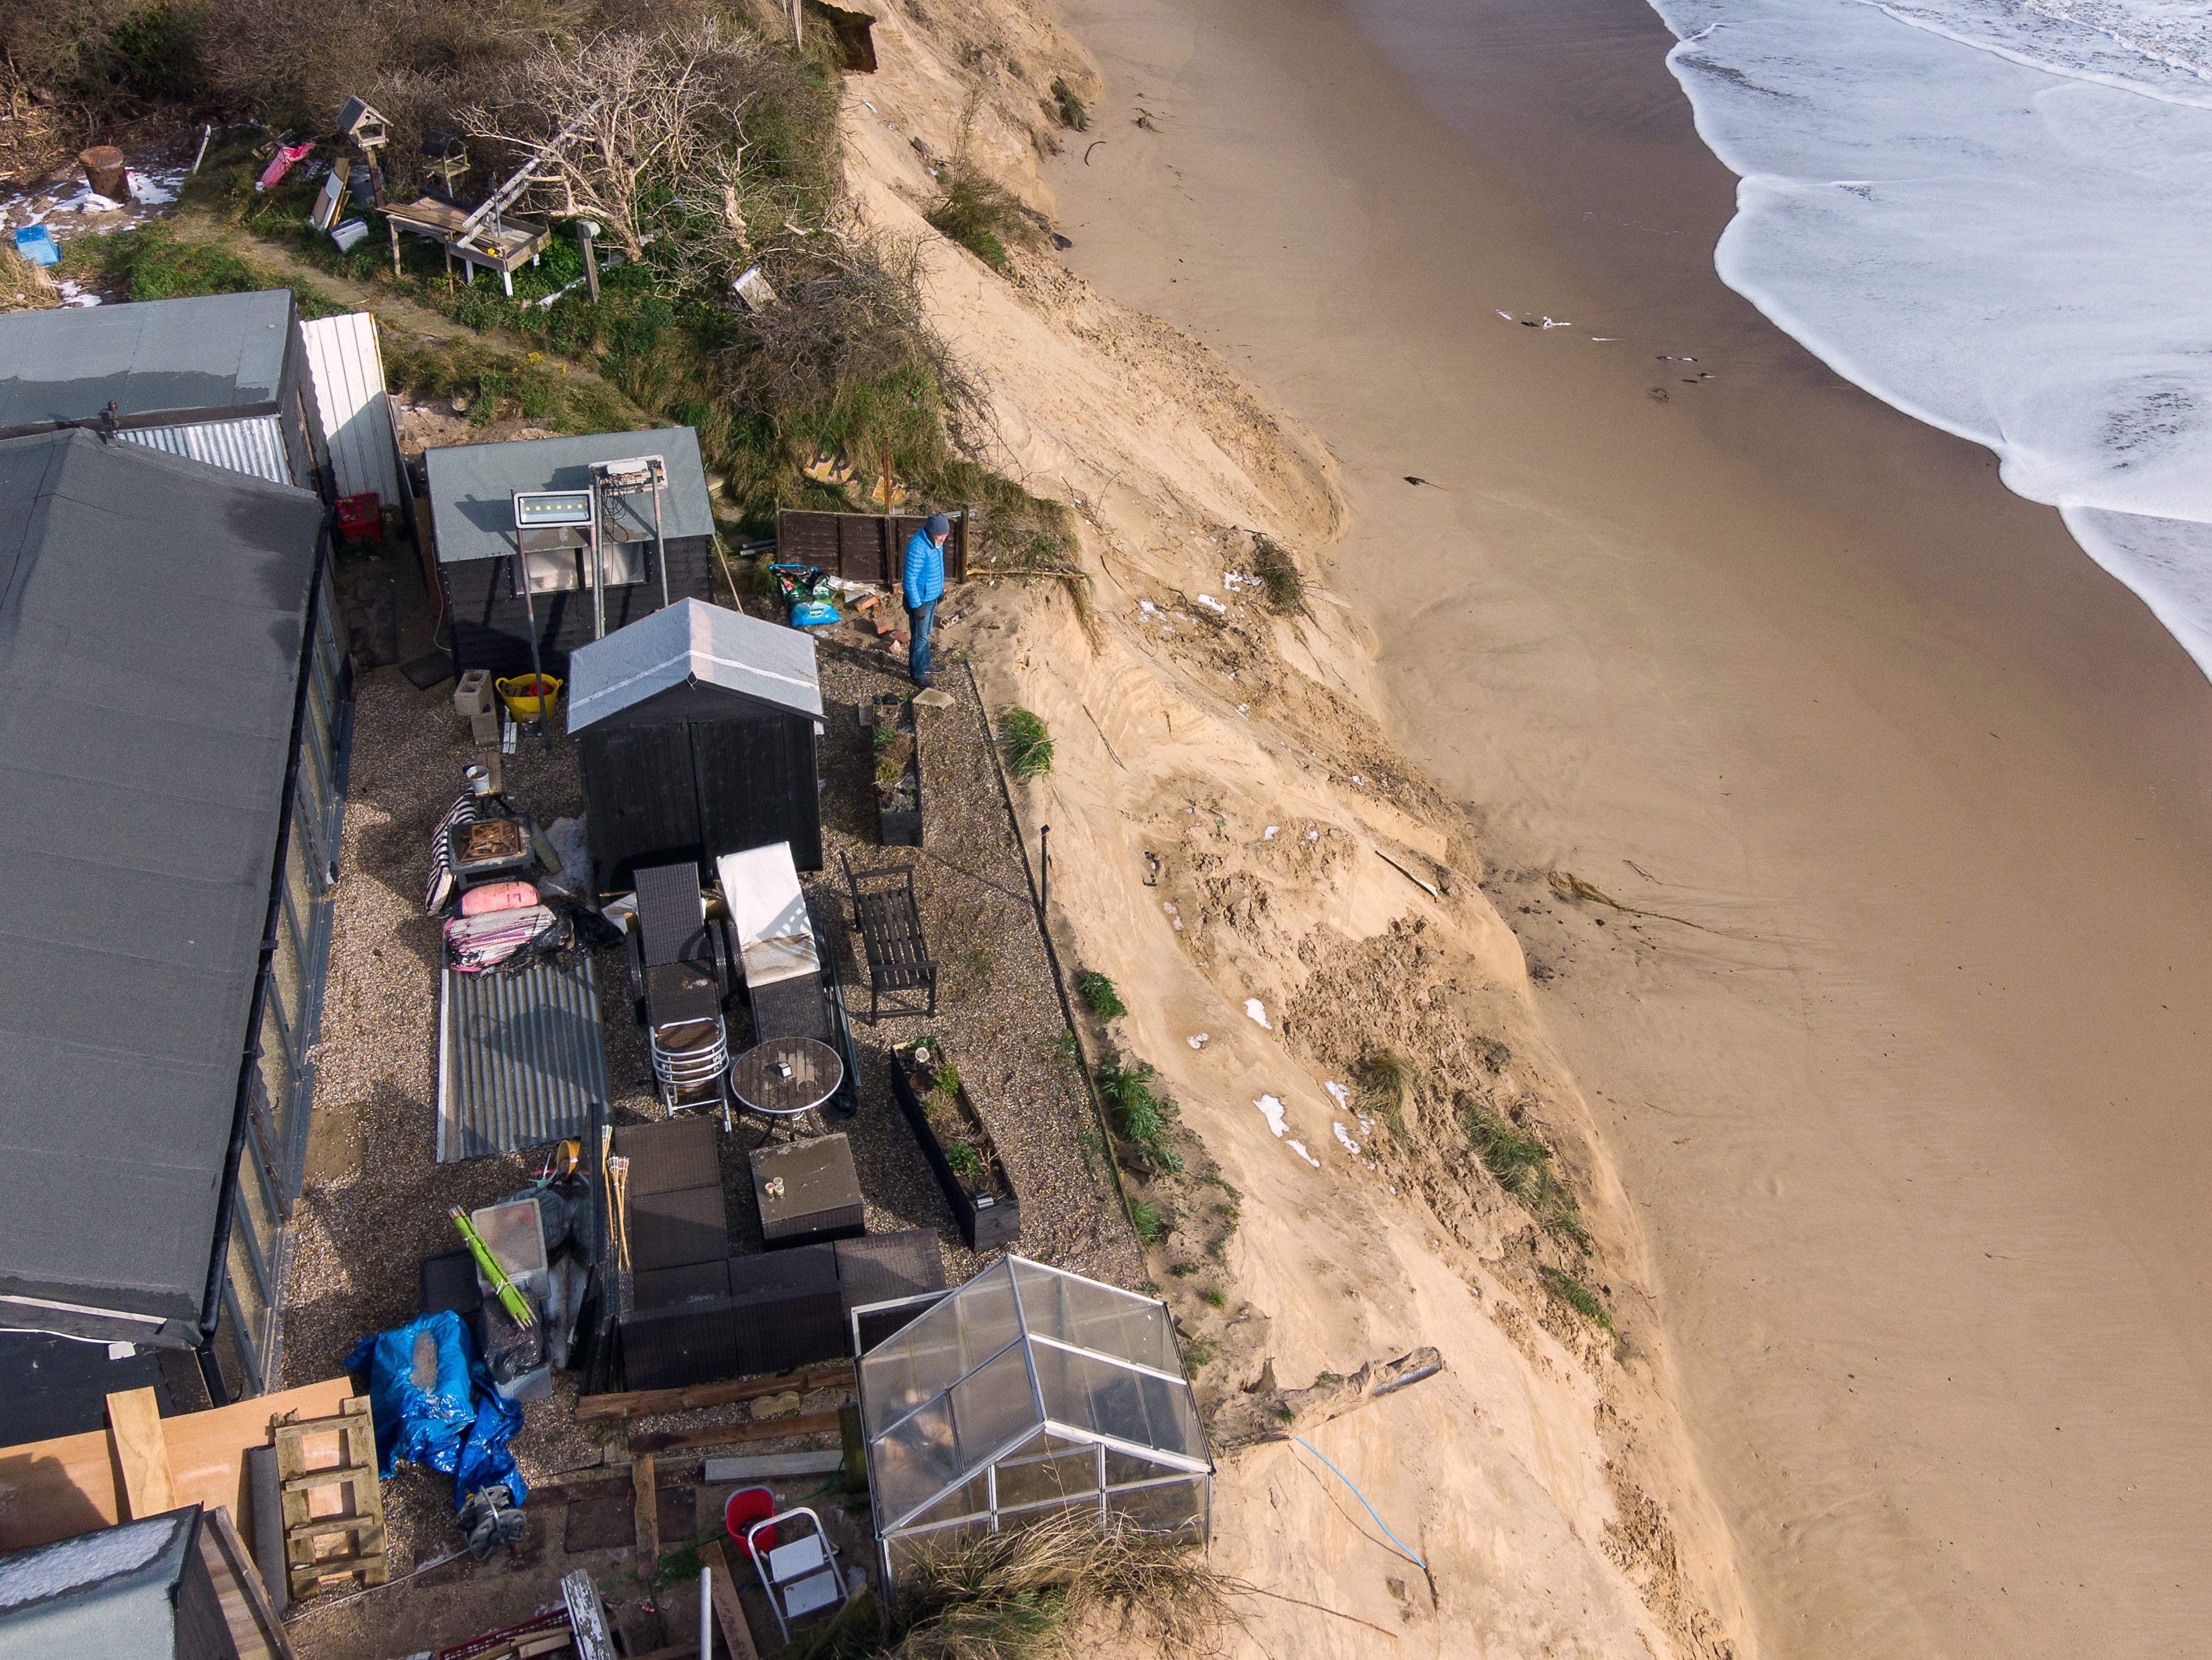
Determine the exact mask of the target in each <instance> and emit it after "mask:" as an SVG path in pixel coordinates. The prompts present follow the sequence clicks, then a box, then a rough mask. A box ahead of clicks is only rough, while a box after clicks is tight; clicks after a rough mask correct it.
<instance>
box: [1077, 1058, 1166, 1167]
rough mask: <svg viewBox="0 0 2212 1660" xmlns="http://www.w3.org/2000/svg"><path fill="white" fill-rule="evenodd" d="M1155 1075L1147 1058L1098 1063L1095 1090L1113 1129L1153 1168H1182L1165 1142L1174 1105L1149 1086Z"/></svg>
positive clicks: (1156, 1074)
mask: <svg viewBox="0 0 2212 1660" xmlns="http://www.w3.org/2000/svg"><path fill="white" fill-rule="evenodd" d="M1158 1076H1159V1074H1158V1073H1156V1072H1155V1071H1153V1070H1152V1065H1151V1063H1150V1062H1148V1061H1132V1062H1129V1063H1127V1064H1124V1063H1123V1062H1121V1061H1100V1062H1099V1063H1098V1092H1099V1093H1100V1094H1101V1095H1103V1096H1104V1097H1105V1098H1106V1105H1107V1107H1108V1109H1109V1111H1110V1113H1111V1115H1112V1117H1113V1120H1114V1128H1115V1130H1116V1131H1118V1132H1119V1133H1120V1134H1121V1138H1122V1139H1123V1140H1127V1141H1129V1142H1131V1143H1133V1144H1134V1145H1135V1146H1136V1147H1137V1148H1138V1150H1139V1151H1140V1152H1142V1153H1143V1154H1144V1155H1145V1157H1146V1158H1147V1159H1149V1160H1150V1161H1151V1162H1152V1164H1153V1166H1154V1167H1155V1168H1156V1169H1159V1170H1163V1171H1170V1172H1174V1171H1180V1170H1181V1169H1182V1163H1183V1161H1182V1154H1181V1153H1180V1152H1176V1150H1175V1148H1174V1147H1172V1146H1170V1145H1169V1144H1168V1137H1169V1135H1170V1133H1171V1132H1170V1121H1172V1120H1173V1119H1174V1118H1175V1116H1176V1104H1175V1103H1174V1101H1172V1100H1171V1099H1170V1098H1168V1097H1166V1096H1164V1095H1162V1094H1161V1093H1160V1092H1159V1091H1158V1090H1157V1089H1155V1088H1154V1087H1153V1086H1152V1080H1153V1079H1156V1078H1158Z"/></svg>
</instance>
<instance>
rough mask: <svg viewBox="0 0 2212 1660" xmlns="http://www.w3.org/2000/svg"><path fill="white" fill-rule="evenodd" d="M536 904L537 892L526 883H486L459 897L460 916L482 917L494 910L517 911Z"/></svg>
mask: <svg viewBox="0 0 2212 1660" xmlns="http://www.w3.org/2000/svg"><path fill="white" fill-rule="evenodd" d="M536 903H538V890H537V889H536V888H535V887H533V886H532V885H530V884H529V883H527V882H487V883H485V884H484V885H483V886H482V887H480V888H471V889H470V890H469V891H467V892H466V893H465V894H463V895H462V896H461V915H464V916H483V915H489V913H491V912H493V911H495V910H518V909H520V908H521V907H523V906H525V905H534V904H536Z"/></svg>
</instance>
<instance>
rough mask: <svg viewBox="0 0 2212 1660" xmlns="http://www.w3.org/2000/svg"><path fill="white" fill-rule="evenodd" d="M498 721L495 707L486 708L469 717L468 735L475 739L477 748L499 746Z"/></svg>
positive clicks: (494, 747)
mask: <svg viewBox="0 0 2212 1660" xmlns="http://www.w3.org/2000/svg"><path fill="white" fill-rule="evenodd" d="M499 721H500V716H499V711H498V710H497V709H487V710H485V711H484V712H483V714H471V716H470V717H469V735H470V736H471V737H472V738H474V739H476V741H477V747H478V748H479V749H496V748H498V747H499Z"/></svg>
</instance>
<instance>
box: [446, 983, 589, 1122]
mask: <svg viewBox="0 0 2212 1660" xmlns="http://www.w3.org/2000/svg"><path fill="white" fill-rule="evenodd" d="M606 1098H607V1052H606V1045H605V1041H604V1038H603V1036H602V1034H601V1031H600V1029H599V981H598V979H597V978H596V976H594V975H593V974H592V964H591V959H590V958H587V957H582V956H579V957H577V958H574V959H573V960H572V961H570V962H568V963H565V964H550V963H533V964H531V965H530V966H529V967H528V968H527V969H525V970H523V971H522V972H521V973H520V974H516V975H507V974H501V973H499V972H497V971H496V970H495V971H493V972H490V973H486V974H462V973H459V972H458V971H456V970H453V969H447V970H446V971H445V976H444V980H443V982H442V983H441V986H440V988H439V993H438V1162H439V1163H440V1164H455V1163H458V1162H459V1161H460V1160H461V1159H464V1158H483V1157H484V1156H485V1155H486V1154H488V1153H494V1152H519V1151H520V1150H521V1149H523V1148H525V1147H541V1146H545V1145H546V1144H547V1143H548V1142H550V1141H557V1140H561V1139H562V1137H563V1136H568V1135H581V1134H583V1133H584V1131H585V1129H586V1128H587V1126H588V1123H589V1120H590V1116H591V1110H592V1103H593V1102H594V1101H605V1099H606Z"/></svg>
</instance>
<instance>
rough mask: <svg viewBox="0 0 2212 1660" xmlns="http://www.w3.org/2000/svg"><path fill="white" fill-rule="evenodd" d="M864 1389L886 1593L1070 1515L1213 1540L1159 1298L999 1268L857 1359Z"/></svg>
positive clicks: (1036, 1265)
mask: <svg viewBox="0 0 2212 1660" xmlns="http://www.w3.org/2000/svg"><path fill="white" fill-rule="evenodd" d="M865 1314H866V1310H858V1309H856V1310H854V1320H855V1326H856V1329H857V1327H858V1325H859V1323H860V1317H861V1316H864V1315H865ZM860 1421H861V1426H862V1428H863V1431H864V1432H865V1434H866V1439H867V1456H868V1496H869V1500H870V1503H871V1504H872V1507H873V1510H874V1516H875V1530H876V1548H877V1554H878V1560H879V1565H880V1566H881V1567H882V1570H883V1573H884V1583H885V1584H887V1585H888V1584H896V1582H897V1579H898V1576H899V1572H900V1571H901V1569H902V1568H904V1567H907V1566H911V1565H912V1564H913V1563H914V1562H915V1560H917V1559H918V1557H919V1556H920V1555H921V1554H923V1553H924V1552H927V1551H930V1550H935V1549H940V1548H945V1547H946V1546H949V1545H951V1544H954V1543H957V1541H960V1540H962V1539H963V1538H964V1537H967V1536H969V1535H974V1534H977V1533H997V1532H999V1531H1000V1530H1001V1529H1005V1528H1008V1527H1019V1526H1021V1525H1023V1524H1024V1523H1030V1522H1037V1521H1042V1520H1043V1519H1045V1518H1046V1517H1051V1516H1054V1515H1057V1514H1059V1513H1060V1512H1061V1511H1066V1510H1070V1509H1076V1508H1085V1509H1096V1511H1097V1514H1098V1517H1099V1519H1100V1521H1101V1522H1102V1523H1103V1521H1104V1520H1105V1519H1106V1517H1108V1516H1109V1514H1117V1515H1120V1516H1122V1517H1127V1518H1128V1520H1130V1521H1131V1522H1133V1523H1135V1524H1136V1525H1137V1526H1139V1527H1140V1528H1142V1529H1145V1530H1146V1532H1150V1533H1158V1534H1176V1533H1182V1534H1185V1535H1188V1539H1189V1541H1190V1542H1192V1543H1194V1544H1203V1543H1205V1542H1206V1539H1207V1537H1208V1535H1209V1534H1210V1532H1211V1529H1212V1501H1213V1460H1212V1456H1211V1455H1210V1453H1209V1452H1208V1450H1207V1448H1206V1430H1205V1427H1204V1426H1203V1425H1202V1424H1200V1421H1199V1416H1198V1402H1197V1400H1196V1398H1195V1396H1194V1394H1193V1392H1192V1389H1191V1386H1190V1382H1189V1379H1188V1377H1185V1375H1184V1372H1183V1366H1182V1353H1181V1352H1180V1351H1179V1350H1178V1349H1177V1348H1176V1337H1175V1322H1174V1317H1173V1316H1171V1315H1170V1313H1169V1311H1168V1307H1167V1304H1164V1303H1161V1302H1156V1301H1153V1300H1152V1299H1151V1298H1144V1297H1139V1296H1137V1295H1136V1294H1135V1293H1133V1292H1126V1291H1121V1290H1119V1289H1117V1288H1116V1287H1115V1286H1108V1285H1102V1284H1101V1283H1099V1282H1098V1281H1097V1280H1086V1279H1085V1278H1083V1277H1082V1276H1081V1275H1080V1274H1069V1273H1066V1271H1064V1270H1062V1269H1060V1268H1048V1267H1047V1266H1046V1265H1045V1264H1043V1263H1042V1262H1031V1261H1030V1260H1029V1259H1028V1258H1027V1257H1022V1256H1007V1257H1004V1258H1002V1259H1000V1261H999V1262H996V1263H994V1264H993V1265H992V1266H991V1267H990V1268H986V1269H985V1270H984V1271H983V1272H982V1273H981V1274H977V1275H976V1276H975V1278H974V1279H973V1280H969V1282H968V1283H967V1284H966V1285H964V1286H961V1287H960V1288H959V1289H958V1290H957V1291H953V1292H947V1293H945V1295H944V1296H943V1297H941V1298H939V1300H938V1301H937V1302H936V1303H935V1304H933V1306H932V1307H930V1308H929V1309H928V1310H927V1311H926V1312H924V1313H922V1314H921V1315H920V1316H918V1317H916V1318H915V1319H914V1320H912V1321H911V1322H910V1323H908V1324H907V1325H905V1326H904V1327H902V1329H899V1330H898V1331H896V1332H895V1333H894V1334H892V1335H890V1336H889V1337H887V1338H885V1339H884V1341H882V1342H880V1343H878V1344H877V1345H876V1346H875V1347H873V1348H872V1349H871V1350H869V1351H868V1352H867V1353H866V1354H864V1355H862V1356H861V1357H860Z"/></svg>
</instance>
